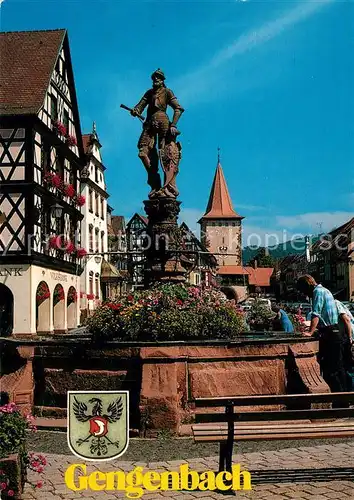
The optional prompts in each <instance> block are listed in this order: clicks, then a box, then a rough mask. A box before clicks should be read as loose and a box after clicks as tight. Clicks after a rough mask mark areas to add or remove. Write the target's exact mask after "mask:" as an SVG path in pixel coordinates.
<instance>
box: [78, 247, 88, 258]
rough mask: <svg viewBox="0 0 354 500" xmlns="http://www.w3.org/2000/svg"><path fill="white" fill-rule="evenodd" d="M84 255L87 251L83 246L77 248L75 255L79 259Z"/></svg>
mask: <svg viewBox="0 0 354 500" xmlns="http://www.w3.org/2000/svg"><path fill="white" fill-rule="evenodd" d="M85 255H87V251H86V250H85V249H84V248H78V249H77V256H78V258H79V259H81V258H82V257H85Z"/></svg>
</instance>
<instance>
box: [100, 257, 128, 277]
mask: <svg viewBox="0 0 354 500" xmlns="http://www.w3.org/2000/svg"><path fill="white" fill-rule="evenodd" d="M122 279H123V276H122V275H121V274H120V272H119V271H118V269H117V268H116V267H115V266H114V265H113V264H111V263H110V262H107V261H106V260H105V259H103V260H102V264H101V281H103V282H104V283H113V282H115V281H122Z"/></svg>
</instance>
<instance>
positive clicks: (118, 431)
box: [67, 391, 129, 460]
mask: <svg viewBox="0 0 354 500" xmlns="http://www.w3.org/2000/svg"><path fill="white" fill-rule="evenodd" d="M67 438H68V445H69V448H70V450H71V451H72V453H74V455H76V456H77V457H80V458H84V459H85V460H112V459H114V458H118V457H120V456H121V455H123V453H125V451H126V450H127V448H128V444H129V394H128V391H68V432H67Z"/></svg>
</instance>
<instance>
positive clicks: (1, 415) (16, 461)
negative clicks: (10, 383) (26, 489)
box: [0, 403, 46, 498]
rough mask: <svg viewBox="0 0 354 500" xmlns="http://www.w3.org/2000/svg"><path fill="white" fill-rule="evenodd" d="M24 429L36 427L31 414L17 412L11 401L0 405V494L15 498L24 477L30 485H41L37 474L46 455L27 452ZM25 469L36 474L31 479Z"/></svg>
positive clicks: (4, 496) (42, 467)
mask: <svg viewBox="0 0 354 500" xmlns="http://www.w3.org/2000/svg"><path fill="white" fill-rule="evenodd" d="M28 431H32V432H36V431H37V429H36V427H35V425H34V418H33V417H32V415H30V414H27V415H23V414H21V412H20V411H19V409H18V408H17V407H16V405H15V404H14V403H9V404H6V405H4V406H0V490H1V498H11V497H14V498H19V496H20V494H21V491H22V488H23V485H24V482H25V481H27V482H29V483H30V484H31V485H32V486H33V488H41V487H42V485H43V482H42V481H41V480H40V475H41V474H42V473H43V471H44V467H45V466H46V459H45V457H44V456H43V455H40V454H37V453H36V454H34V453H28V451H27V446H26V438H27V435H28ZM29 470H30V471H33V472H34V473H35V474H36V475H37V474H38V478H37V480H36V481H35V482H32V481H29V480H28V478H27V472H28V471H29ZM35 474H31V476H35Z"/></svg>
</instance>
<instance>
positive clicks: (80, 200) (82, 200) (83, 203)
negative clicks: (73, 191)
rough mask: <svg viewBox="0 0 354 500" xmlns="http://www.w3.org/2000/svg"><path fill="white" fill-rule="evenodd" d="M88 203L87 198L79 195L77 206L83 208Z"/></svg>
mask: <svg viewBox="0 0 354 500" xmlns="http://www.w3.org/2000/svg"><path fill="white" fill-rule="evenodd" d="M85 203H86V198H85V196H83V195H82V194H79V195H78V196H77V198H76V204H77V205H78V206H79V207H83V206H84V205H85Z"/></svg>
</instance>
